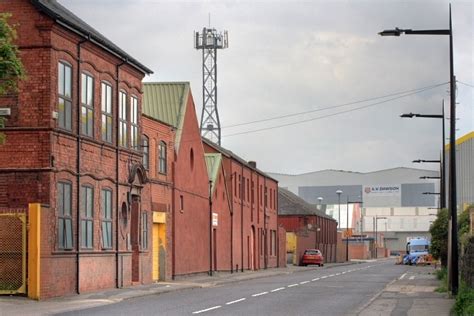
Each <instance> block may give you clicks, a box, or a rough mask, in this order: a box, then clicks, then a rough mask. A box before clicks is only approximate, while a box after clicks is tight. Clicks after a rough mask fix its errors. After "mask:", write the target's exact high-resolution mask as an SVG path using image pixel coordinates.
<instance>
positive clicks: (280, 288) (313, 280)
mask: <svg viewBox="0 0 474 316" xmlns="http://www.w3.org/2000/svg"><path fill="white" fill-rule="evenodd" d="M371 267H372V266H367V267H363V268H358V269H351V270H347V271H342V272H339V273H335V274H330V275H323V276H321V277H318V278H314V279H312V280H311V281H312V282H315V281H318V280H322V279H326V278H330V277H334V276H338V275H342V274H346V273H349V272H353V271H359V270H363V269H368V268H371ZM405 275H406V273H405V274H403V275H402V276H401V277H400V278H399V279H403V278H404V277H405ZM414 278H415V277H414V276H411V277H410V280H412V279H414ZM311 281H301V282H300V283H299V284H298V283H294V284H290V285H288V286H287V288H292V287H295V286H298V285H303V284H306V283H309V282H311ZM284 289H285V287H279V288H276V289H273V290H271V291H270V293H274V292H278V291H282V290H284ZM266 294H269V292H268V291H265V292H260V293H256V294H252V297H258V296H262V295H266ZM245 300H246V298H245V297H243V298H240V299H237V300H234V301H230V302H227V303H225V304H226V305H232V304H235V303H239V302H242V301H245ZM221 307H222V306H221V305H216V306H213V307H209V308H206V309H202V310H199V311H195V312H193V314H200V313H204V312H208V311H212V310H215V309H218V308H221Z"/></svg>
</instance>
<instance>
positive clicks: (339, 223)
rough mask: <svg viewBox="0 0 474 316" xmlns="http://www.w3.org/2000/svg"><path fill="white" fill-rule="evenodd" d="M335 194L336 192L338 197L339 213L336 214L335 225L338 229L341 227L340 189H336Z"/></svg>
mask: <svg viewBox="0 0 474 316" xmlns="http://www.w3.org/2000/svg"><path fill="white" fill-rule="evenodd" d="M336 194H337V197H338V200H339V212H338V213H339V214H338V218H339V219H338V222H337V225H338V226H339V229H341V194H342V190H337V191H336Z"/></svg>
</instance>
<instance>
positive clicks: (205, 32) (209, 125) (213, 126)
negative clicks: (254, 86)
mask: <svg viewBox="0 0 474 316" xmlns="http://www.w3.org/2000/svg"><path fill="white" fill-rule="evenodd" d="M228 47H229V40H228V34H227V31H224V32H223V33H219V32H218V31H217V30H216V29H214V28H211V13H209V28H206V27H204V28H203V29H202V32H201V33H199V32H194V48H195V49H200V50H202V113H201V125H200V129H201V136H203V137H205V138H207V139H209V140H210V141H212V142H214V143H217V144H218V145H220V144H221V124H220V121H219V112H218V110H217V50H218V49H224V48H228Z"/></svg>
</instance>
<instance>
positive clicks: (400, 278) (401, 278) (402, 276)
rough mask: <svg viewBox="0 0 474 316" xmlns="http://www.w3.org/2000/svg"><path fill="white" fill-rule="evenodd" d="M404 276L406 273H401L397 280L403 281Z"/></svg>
mask: <svg viewBox="0 0 474 316" xmlns="http://www.w3.org/2000/svg"><path fill="white" fill-rule="evenodd" d="M405 275H407V274H406V273H403V274H402V275H401V276H400V277H399V278H398V279H399V280H403V278H404V277H405Z"/></svg>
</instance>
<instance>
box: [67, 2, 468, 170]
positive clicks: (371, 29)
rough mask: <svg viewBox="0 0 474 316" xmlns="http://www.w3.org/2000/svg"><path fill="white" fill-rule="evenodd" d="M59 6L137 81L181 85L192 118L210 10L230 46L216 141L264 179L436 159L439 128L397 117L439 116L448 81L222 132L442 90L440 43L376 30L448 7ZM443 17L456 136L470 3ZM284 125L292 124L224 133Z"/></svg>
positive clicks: (438, 25) (463, 108)
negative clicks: (128, 59) (100, 37)
mask: <svg viewBox="0 0 474 316" xmlns="http://www.w3.org/2000/svg"><path fill="white" fill-rule="evenodd" d="M60 2H61V3H62V4H63V5H65V6H66V7H67V8H69V9H70V10H71V11H73V12H74V13H76V14H77V15H78V16H79V17H81V18H82V19H83V20H85V21H86V22H88V23H89V24H90V25H91V26H93V27H95V28H96V29H97V30H98V31H100V32H101V33H102V34H104V35H105V36H107V37H108V38H109V39H111V40H112V41H113V42H115V43H116V44H117V45H119V46H120V47H121V48H123V49H124V50H125V51H127V52H128V53H129V54H131V55H132V56H133V57H135V58H136V59H138V60H139V61H140V62H142V63H143V64H145V65H146V66H148V67H150V68H151V69H152V70H154V72H155V74H153V75H152V76H150V77H147V78H145V81H190V82H191V89H192V92H193V96H194V101H195V103H196V111H197V112H198V117H200V116H201V105H202V81H201V80H202V74H201V71H202V68H201V67H202V61H201V57H202V53H201V52H200V51H197V50H195V49H194V47H193V32H194V31H199V30H202V28H203V27H204V26H208V16H209V13H210V14H211V26H212V27H215V28H217V29H218V30H228V32H229V48H228V49H225V50H220V51H218V58H217V59H218V106H219V113H220V118H221V125H222V127H223V129H222V134H223V139H222V145H223V146H224V147H226V148H228V149H230V150H232V151H234V152H235V153H237V154H238V155H240V156H242V158H244V159H247V160H256V161H257V164H258V166H259V167H260V168H261V169H263V170H265V171H272V172H280V173H291V174H297V173H304V172H310V171H315V170H321V169H343V170H351V171H361V172H365V171H373V170H378V169H385V168H393V167H398V166H405V167H420V166H419V165H413V164H412V163H411V161H412V160H413V159H417V158H421V159H436V158H438V157H439V154H440V149H441V121H440V120H437V119H420V118H418V119H401V118H399V115H400V114H401V113H406V112H413V113H426V114H438V113H440V112H441V102H442V99H443V98H444V99H445V100H446V101H445V102H446V109H447V111H448V110H449V92H448V89H449V85H448V84H446V85H444V86H439V87H437V88H433V89H430V90H426V91H424V92H421V93H417V94H413V95H409V96H406V97H403V98H399V99H396V100H392V101H389V102H385V103H381V104H378V105H373V106H370V107H366V108H363V109H359V110H356V108H358V107H363V106H366V105H369V104H373V103H375V102H377V101H385V100H387V99H386V98H385V99H377V100H373V101H370V102H364V103H357V104H354V105H350V106H344V107H338V108H335V109H329V110H323V111H316V112H312V113H307V114H304V115H298V116H292V117H287V118H284V119H278V120H272V121H266V122H261V123H254V124H248V125H243V126H238V127H227V128H226V126H230V125H234V124H240V123H247V122H252V121H255V120H261V119H267V118H272V117H278V116H284V115H288V114H293V113H299V112H307V111H311V110H317V109H320V108H326V107H332V106H337V105H342V104H345V103H351V102H355V101H361V100H366V99H373V98H375V97H380V96H386V95H391V94H394V93H398V92H403V91H409V90H414V89H418V88H423V87H430V86H433V85H437V84H441V83H447V82H448V81H449V64H448V60H449V42H448V37H447V36H414V35H410V36H400V37H381V36H378V35H377V33H378V32H380V31H382V30H383V29H390V28H394V27H396V26H397V27H400V28H411V29H446V28H449V20H448V17H449V15H448V6H449V4H448V1H382V0H370V1H307V2H299V1H261V2H255V1H216V2H213V1H186V2H176V1H173V2H171V1H152V0H141V1H135V0H134V1H116V0H114V1H112V0H110V1H97V0H80V1H79V0H60ZM452 11H453V29H454V49H455V52H454V59H455V75H456V76H457V80H459V81H461V82H463V83H464V84H461V83H459V84H458V86H457V92H458V100H457V101H458V102H459V104H458V110H457V115H458V117H459V118H460V120H459V121H458V122H457V124H458V128H459V130H458V131H457V136H458V137H459V136H462V135H464V134H466V133H468V132H471V131H473V130H474V110H473V109H474V102H473V92H474V75H473V71H474V55H473V42H474V41H473V29H474V22H473V21H474V20H473V15H474V6H473V3H472V2H471V1H452ZM469 85H472V87H471V86H469ZM394 97H395V96H392V97H391V98H394ZM347 110H353V111H351V112H347V113H344V114H339V115H332V114H335V113H338V112H342V111H347ZM327 115H332V116H329V117H326V118H318V117H322V116H327ZM311 119H314V120H311ZM309 120H310V121H309ZM301 121H307V122H303V123H298V122H301ZM289 123H297V124H293V125H289V126H286V127H281V128H274V129H270V130H265V131H259V132H251V133H247V134H240V135H234V136H232V134H238V133H241V132H248V131H254V130H258V129H262V128H267V127H274V126H279V125H285V124H289ZM447 123H448V122H447ZM447 133H448V131H447ZM226 135H227V136H226ZM447 135H448V134H447ZM421 167H423V168H434V167H435V166H430V165H423V166H421Z"/></svg>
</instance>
